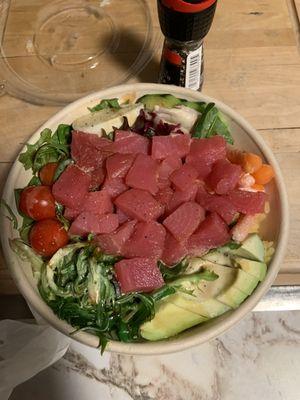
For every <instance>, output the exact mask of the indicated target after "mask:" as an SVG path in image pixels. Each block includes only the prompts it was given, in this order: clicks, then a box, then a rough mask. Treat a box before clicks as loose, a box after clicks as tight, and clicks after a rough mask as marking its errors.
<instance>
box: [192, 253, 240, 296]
mask: <svg viewBox="0 0 300 400" xmlns="http://www.w3.org/2000/svg"><path fill="white" fill-rule="evenodd" d="M197 265H199V267H200V268H206V269H208V270H210V271H212V272H214V273H215V274H217V275H218V276H219V278H218V279H217V280H215V281H211V282H209V281H200V282H199V283H198V285H197V288H196V289H195V291H194V294H195V295H196V296H197V295H203V294H205V296H206V297H208V298H215V297H216V296H217V295H218V294H220V293H221V292H222V291H223V290H224V289H226V288H228V287H230V286H231V285H233V284H234V282H235V280H236V277H237V271H238V269H237V268H228V267H225V266H224V265H219V264H216V263H213V262H210V261H206V260H201V259H200V258H192V259H190V261H189V267H191V268H193V269H195V268H197Z"/></svg>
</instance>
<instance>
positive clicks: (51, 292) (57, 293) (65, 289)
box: [39, 242, 176, 351]
mask: <svg viewBox="0 0 300 400" xmlns="http://www.w3.org/2000/svg"><path fill="white" fill-rule="evenodd" d="M118 260H119V258H118V257H114V256H109V255H105V254H103V253H101V252H99V250H97V249H95V248H94V246H92V245H91V244H89V243H88V242H81V243H79V242H78V243H75V244H70V245H68V246H65V247H64V248H62V249H60V250H58V252H57V253H56V254H55V255H54V256H53V257H52V258H51V260H50V261H49V262H48V263H44V264H43V266H42V268H41V269H40V270H41V277H40V281H39V291H40V294H41V296H42V297H43V299H44V300H45V301H46V303H47V304H48V305H49V306H50V307H51V308H52V309H53V311H54V312H55V313H56V314H57V315H58V317H59V318H61V319H64V320H66V321H67V322H68V323H69V324H71V325H72V326H74V327H75V328H76V331H78V330H84V331H88V332H91V333H94V334H95V335H97V336H98V337H99V340H100V346H101V349H102V351H103V350H104V348H105V345H106V343H107V341H108V340H110V339H114V340H121V341H124V342H134V341H137V340H140V339H141V337H140V333H139V328H140V326H141V324H142V323H144V322H145V321H148V320H150V319H152V318H153V317H154V314H155V303H156V302H157V301H159V300H161V299H163V298H165V297H167V296H169V295H171V294H174V293H175V291H176V289H175V288H174V287H172V286H168V285H166V286H163V287H162V288H161V289H159V290H157V291H154V292H153V293H151V294H145V293H137V292H134V293H129V294H124V295H122V294H121V293H120V290H119V287H118V284H117V282H116V280H115V277H114V264H115V263H116V262H117V261H118Z"/></svg>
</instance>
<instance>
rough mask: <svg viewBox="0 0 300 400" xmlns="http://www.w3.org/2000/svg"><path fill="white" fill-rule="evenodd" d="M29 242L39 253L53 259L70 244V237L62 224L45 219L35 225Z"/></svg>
mask: <svg viewBox="0 0 300 400" xmlns="http://www.w3.org/2000/svg"><path fill="white" fill-rule="evenodd" d="M29 241H30V245H31V247H32V248H33V249H34V250H35V251H36V252H37V253H39V254H41V255H42V256H45V257H51V256H52V255H53V254H54V253H55V252H56V251H57V250H58V249H60V248H61V247H64V246H65V245H66V244H67V243H68V241H69V237H68V234H67V231H66V230H65V229H64V227H63V225H62V224H61V223H60V222H58V221H57V220H55V219H44V220H43V221H38V222H36V223H35V224H34V225H33V227H32V228H31V230H30V233H29Z"/></svg>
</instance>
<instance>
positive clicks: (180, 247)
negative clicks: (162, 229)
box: [161, 232, 187, 265]
mask: <svg viewBox="0 0 300 400" xmlns="http://www.w3.org/2000/svg"><path fill="white" fill-rule="evenodd" d="M186 255H187V248H186V244H185V242H178V240H176V239H175V238H174V236H173V235H171V233H169V232H167V234H166V239H165V247H164V251H163V254H162V257H161V260H162V261H163V262H164V263H165V264H167V265H174V264H177V263H178V262H179V261H180V260H181V259H182V258H183V257H185V256H186Z"/></svg>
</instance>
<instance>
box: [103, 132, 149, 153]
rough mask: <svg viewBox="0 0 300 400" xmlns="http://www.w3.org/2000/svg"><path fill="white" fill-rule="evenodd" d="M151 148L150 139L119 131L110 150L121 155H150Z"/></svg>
mask: <svg viewBox="0 0 300 400" xmlns="http://www.w3.org/2000/svg"><path fill="white" fill-rule="evenodd" d="M149 146H150V142H149V139H148V138H146V137H144V136H141V135H138V134H137V133H134V132H130V131H118V130H117V131H116V133H115V141H114V143H113V144H112V145H111V146H110V150H111V151H113V152H114V153H121V154H141V153H142V154H148V153H149Z"/></svg>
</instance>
